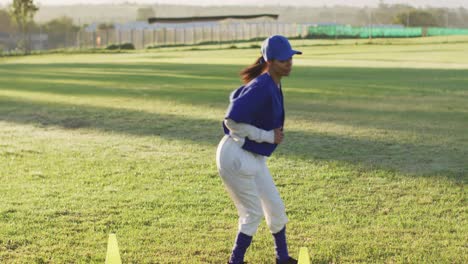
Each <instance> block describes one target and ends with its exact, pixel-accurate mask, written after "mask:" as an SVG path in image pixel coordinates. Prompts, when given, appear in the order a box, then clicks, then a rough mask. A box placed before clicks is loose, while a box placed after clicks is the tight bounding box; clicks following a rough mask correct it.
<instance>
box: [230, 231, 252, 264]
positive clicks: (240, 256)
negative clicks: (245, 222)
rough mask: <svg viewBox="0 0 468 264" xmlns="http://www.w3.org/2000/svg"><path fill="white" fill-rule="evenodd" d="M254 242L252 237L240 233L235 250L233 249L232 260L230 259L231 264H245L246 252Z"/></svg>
mask: <svg viewBox="0 0 468 264" xmlns="http://www.w3.org/2000/svg"><path fill="white" fill-rule="evenodd" d="M251 242H252V237H251V236H248V235H246V234H244V233H241V232H239V233H238V234H237V238H236V242H235V243H234V248H233V249H232V254H231V258H230V259H229V263H230V264H241V263H243V262H244V256H245V252H246V251H247V248H248V247H249V246H250V243H251Z"/></svg>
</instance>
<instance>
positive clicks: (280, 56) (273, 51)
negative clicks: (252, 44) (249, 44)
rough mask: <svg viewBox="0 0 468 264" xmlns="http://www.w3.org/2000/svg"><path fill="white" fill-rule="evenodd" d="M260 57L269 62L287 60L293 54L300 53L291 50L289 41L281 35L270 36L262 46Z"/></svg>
mask: <svg viewBox="0 0 468 264" xmlns="http://www.w3.org/2000/svg"><path fill="white" fill-rule="evenodd" d="M261 51H262V56H263V59H264V60H265V61H270V60H273V59H274V60H289V59H290V58H291V57H292V56H293V55H295V54H302V52H300V51H297V50H293V49H292V48H291V44H289V40H288V39H287V38H286V37H284V36H281V35H274V36H271V37H269V38H267V39H265V41H263V44H262V50H261Z"/></svg>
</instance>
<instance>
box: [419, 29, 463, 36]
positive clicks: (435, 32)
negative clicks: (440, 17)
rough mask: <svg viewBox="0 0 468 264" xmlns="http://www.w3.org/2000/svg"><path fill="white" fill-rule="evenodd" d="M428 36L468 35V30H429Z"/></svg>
mask: <svg viewBox="0 0 468 264" xmlns="http://www.w3.org/2000/svg"><path fill="white" fill-rule="evenodd" d="M426 35H427V36H452V35H468V29H466V28H435V27H432V28H427V33H426Z"/></svg>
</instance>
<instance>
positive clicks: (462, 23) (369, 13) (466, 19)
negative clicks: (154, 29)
mask: <svg viewBox="0 0 468 264" xmlns="http://www.w3.org/2000/svg"><path fill="white" fill-rule="evenodd" d="M34 2H35V1H34V0H13V1H12V3H11V4H10V5H9V6H8V7H7V8H6V9H0V36H1V35H5V34H16V35H20V36H23V37H22V38H21V41H20V43H18V47H19V48H20V49H24V50H26V51H27V50H28V45H27V38H26V34H27V33H34V34H47V36H48V43H50V44H49V45H60V43H69V41H73V38H74V36H76V33H77V32H79V31H80V30H81V29H83V28H84V27H86V26H87V25H76V24H74V19H73V18H72V17H69V16H62V17H58V18H54V19H52V20H49V21H46V22H42V23H36V22H35V21H34V15H35V14H36V13H37V12H38V10H39V6H37V5H36V4H35V3H34ZM158 8H159V10H157V9H158ZM172 8H177V9H179V10H180V8H181V7H180V6H177V7H176V6H170V5H167V6H162V5H158V6H142V7H140V8H138V9H137V12H136V14H134V20H140V21H141V20H146V19H147V18H148V17H153V16H155V14H160V13H165V12H169V11H170V10H172ZM219 8H220V7H212V8H206V7H194V6H191V7H188V6H187V7H184V10H185V12H186V13H187V12H189V13H190V12H192V13H195V14H197V13H198V14H203V15H210V14H211V13H213V14H214V13H216V12H221V11H220V9H219ZM242 8H243V7H232V8H230V9H231V10H230V11H231V12H240V11H239V10H241V9H242ZM269 8H272V7H250V8H249V9H250V12H254V13H255V12H257V11H258V12H260V11H263V12H265V11H276V12H277V13H279V15H280V19H279V21H280V22H297V23H304V22H307V23H337V24H350V25H355V26H365V25H369V24H374V25H376V24H398V25H403V26H406V27H447V26H448V27H459V28H463V27H468V10H467V9H465V8H461V7H460V8H455V9H444V8H415V7H412V6H410V5H404V4H395V5H389V4H385V3H384V2H383V1H380V4H379V5H378V6H377V7H374V8H362V7H347V6H335V7H320V8H310V7H306V8H301V7H279V8H276V9H274V10H273V9H272V10H269ZM199 9H200V10H203V9H205V10H206V11H205V12H201V11H199ZM156 11H157V12H156ZM210 12H211V13H210ZM223 12H224V13H225V12H227V11H226V10H225V9H224V10H223ZM223 12H221V13H223ZM221 13H220V14H221ZM290 20H291V21H290ZM113 22H114V21H102V23H101V24H100V25H99V27H98V28H99V29H112V28H113ZM48 48H49V49H53V48H60V47H59V46H54V47H51V46H49V47H48Z"/></svg>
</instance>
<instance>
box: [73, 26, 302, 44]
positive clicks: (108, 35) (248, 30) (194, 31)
mask: <svg viewBox="0 0 468 264" xmlns="http://www.w3.org/2000/svg"><path fill="white" fill-rule="evenodd" d="M303 29H306V27H305V26H303V25H298V24H286V23H242V24H241V23H236V24H218V25H210V26H197V27H183V26H180V27H173V28H171V27H154V28H150V29H127V30H126V29H124V30H122V29H107V30H95V31H92V32H87V31H85V30H82V31H80V32H78V33H77V40H76V42H77V43H76V46H77V47H80V48H102V47H107V46H109V45H111V44H123V43H132V44H133V45H134V46H135V48H136V49H143V48H146V47H148V46H155V47H157V46H174V45H193V44H202V43H230V42H231V43H234V42H238V41H247V40H253V39H262V38H265V37H267V36H269V35H273V34H281V35H284V36H287V37H298V36H304V35H305V34H306V33H307V31H306V30H303Z"/></svg>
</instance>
